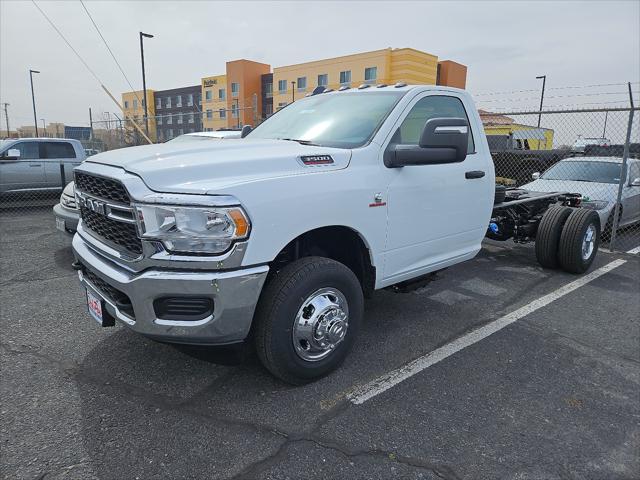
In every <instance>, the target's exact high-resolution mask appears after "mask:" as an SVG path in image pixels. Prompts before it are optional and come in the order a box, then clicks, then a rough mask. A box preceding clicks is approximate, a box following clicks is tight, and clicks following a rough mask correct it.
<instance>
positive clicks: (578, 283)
mask: <svg viewBox="0 0 640 480" xmlns="http://www.w3.org/2000/svg"><path fill="white" fill-rule="evenodd" d="M626 262H627V261H626V260H622V259H618V260H614V261H613V262H610V263H608V264H606V265H604V266H602V267H600V268H598V269H597V270H594V271H593V272H591V273H589V274H587V275H585V276H583V277H580V278H578V279H577V280H574V281H573V282H571V283H568V284H566V285H563V286H562V287H560V288H558V289H557V290H554V291H553V292H551V293H548V294H547V295H544V296H542V297H540V298H538V299H536V300H534V301H532V302H530V303H528V304H527V305H524V306H522V307H520V308H518V309H517V310H514V311H513V312H511V313H508V314H507V315H505V316H503V317H500V318H498V319H497V320H494V321H493V322H490V323H488V324H486V325H484V326H482V327H480V328H478V329H476V330H473V331H471V332H469V333H466V334H465V335H463V336H461V337H459V338H456V339H455V340H454V341H452V342H450V343H448V344H446V345H443V346H442V347H440V348H437V349H435V350H433V351H432V352H429V353H427V354H426V355H423V356H421V357H419V358H416V359H415V360H413V361H411V362H409V363H407V364H405V365H403V366H402V367H399V368H397V369H395V370H392V371H391V372H389V373H386V374H384V375H382V376H381V377H378V378H377V379H375V380H372V381H371V382H369V383H367V384H365V385H363V386H361V387H358V388H356V389H354V390H353V391H352V392H351V393H350V394H348V395H347V398H348V399H349V401H350V402H352V403H354V404H356V405H362V404H363V403H364V402H366V401H367V400H370V399H372V398H373V397H375V396H376V395H379V394H381V393H382V392H385V391H387V390H389V389H390V388H391V387H394V386H396V385H398V384H399V383H400V382H403V381H404V380H406V379H407V378H410V377H412V376H413V375H415V374H416V373H419V372H421V371H422V370H424V369H426V368H428V367H430V366H432V365H435V364H436V363H438V362H440V361H442V360H444V359H445V358H448V357H450V356H451V355H453V354H454V353H457V352H459V351H460V350H462V349H464V348H466V347H468V346H470V345H473V344H474V343H477V342H479V341H480V340H482V339H484V338H487V337H488V336H489V335H493V334H494V333H496V332H499V331H500V330H502V329H503V328H505V327H507V326H509V325H511V324H512V323H514V322H516V321H518V320H520V319H521V318H523V317H526V316H527V315H529V314H531V313H533V312H535V311H536V310H538V309H540V308H542V307H545V306H547V305H549V304H550V303H552V302H554V301H555V300H558V299H559V298H561V297H564V296H565V295H567V294H569V293H571V292H573V291H574V290H577V289H578V288H580V287H582V286H584V285H586V284H587V283H589V282H591V281H593V280H595V279H596V278H598V277H601V276H602V275H605V274H606V273H608V272H610V271H612V270H613V269H615V268H618V267H619V266H620V265H623V264H625V263H626Z"/></svg>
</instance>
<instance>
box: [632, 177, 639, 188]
mask: <svg viewBox="0 0 640 480" xmlns="http://www.w3.org/2000/svg"><path fill="white" fill-rule="evenodd" d="M629 186H630V187H640V177H638V178H634V179H633V180H631V183H630V184H629Z"/></svg>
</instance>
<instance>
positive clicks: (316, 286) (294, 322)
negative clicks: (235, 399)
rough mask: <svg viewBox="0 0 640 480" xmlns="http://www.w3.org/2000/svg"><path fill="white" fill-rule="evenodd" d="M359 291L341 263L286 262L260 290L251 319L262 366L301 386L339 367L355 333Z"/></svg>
mask: <svg viewBox="0 0 640 480" xmlns="http://www.w3.org/2000/svg"><path fill="white" fill-rule="evenodd" d="M363 304H364V299H363V294H362V288H361V286H360V283H359V282H358V279H357V278H356V276H355V275H354V273H353V272H352V271H351V270H350V269H349V268H347V267H346V266H345V265H343V264H341V263H339V262H336V261H335V260H331V259H328V258H323V257H306V258H302V259H300V260H297V261H295V262H293V263H290V264H289V265H287V266H286V267H284V268H283V269H282V270H281V271H280V272H278V273H277V274H275V276H274V277H273V278H272V279H271V280H270V282H269V283H268V284H267V286H266V287H265V289H264V291H263V293H262V296H261V297H260V302H259V304H258V308H257V310H256V316H255V322H256V326H255V329H256V330H255V343H256V350H257V353H258V357H259V358H260V360H261V362H262V364H263V365H264V366H265V367H266V368H267V369H268V370H269V371H270V372H271V373H272V374H273V375H275V376H276V377H278V378H280V379H281V380H284V381H285V382H287V383H291V384H294V385H302V384H305V383H308V382H311V381H313V380H316V379H318V378H320V377H323V376H325V375H327V374H328V373H330V372H331V371H333V370H335V369H336V368H338V366H340V364H341V363H342V362H343V361H344V359H345V357H346V356H347V354H348V352H349V350H350V349H351V346H352V344H353V342H354V340H355V337H356V334H357V332H358V329H359V326H360V322H361V319H362V312H363Z"/></svg>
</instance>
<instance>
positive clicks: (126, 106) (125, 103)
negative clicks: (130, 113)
mask: <svg viewBox="0 0 640 480" xmlns="http://www.w3.org/2000/svg"><path fill="white" fill-rule="evenodd" d="M124 108H129V100H125V101H124Z"/></svg>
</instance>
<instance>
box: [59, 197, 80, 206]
mask: <svg viewBox="0 0 640 480" xmlns="http://www.w3.org/2000/svg"><path fill="white" fill-rule="evenodd" d="M60 203H62V206H63V207H67V208H70V209H72V210H76V209H77V208H78V207H77V205H76V199H75V197H70V196H69V195H64V194H63V195H62V196H61V197H60Z"/></svg>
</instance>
